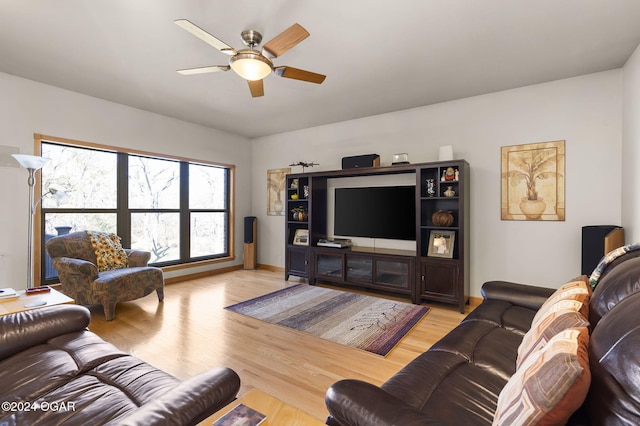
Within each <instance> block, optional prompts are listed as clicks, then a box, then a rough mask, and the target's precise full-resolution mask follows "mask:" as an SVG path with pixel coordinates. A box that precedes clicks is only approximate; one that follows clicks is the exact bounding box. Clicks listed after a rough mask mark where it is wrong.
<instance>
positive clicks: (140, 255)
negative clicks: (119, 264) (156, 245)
mask: <svg viewBox="0 0 640 426" xmlns="http://www.w3.org/2000/svg"><path fill="white" fill-rule="evenodd" d="M124 251H125V252H126V253H127V258H128V261H129V266H131V267H139V266H147V264H148V263H149V260H150V259H151V253H150V252H148V251H143V250H131V249H124Z"/></svg>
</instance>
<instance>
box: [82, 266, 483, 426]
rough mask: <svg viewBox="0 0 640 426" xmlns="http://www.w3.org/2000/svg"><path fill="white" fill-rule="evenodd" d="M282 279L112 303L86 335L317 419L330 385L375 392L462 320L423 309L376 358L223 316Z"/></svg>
mask: <svg viewBox="0 0 640 426" xmlns="http://www.w3.org/2000/svg"><path fill="white" fill-rule="evenodd" d="M283 275H284V274H283V273H282V272H274V271H267V270H257V271H245V270H240V271H234V272H227V273H223V274H219V275H214V276H210V277H206V278H199V279H194V280H190V281H184V282H181V283H176V284H170V285H167V286H166V288H165V301H164V302H163V303H158V299H157V297H156V296H155V293H153V294H151V295H149V296H147V297H145V298H143V299H139V300H137V301H133V302H125V303H119V304H118V305H117V308H116V318H115V319H114V320H113V321H111V322H106V321H105V320H104V315H103V313H102V311H101V308H100V307H91V310H92V320H91V325H90V329H91V330H92V331H93V332H95V333H97V334H98V335H99V336H101V337H102V338H103V339H105V340H107V341H108V342H111V343H112V344H114V345H115V346H117V347H118V348H119V349H121V350H124V351H127V352H130V353H132V354H134V355H135V356H137V357H139V358H141V359H143V360H144V361H146V362H148V363H150V364H152V365H154V366H155V367H158V368H160V369H162V370H164V371H166V372H168V373H170V374H172V375H174V376H176V377H178V378H179V379H186V378H189V377H192V376H194V375H196V374H198V373H200V372H202V371H205V370H207V369H209V368H212V367H215V366H227V367H230V368H232V369H234V370H235V371H236V372H237V373H238V374H239V375H240V378H241V380H242V388H241V389H240V395H242V394H243V393H245V392H246V391H248V390H249V389H251V388H258V389H260V390H262V391H263V392H266V393H268V394H270V395H272V396H274V397H276V398H278V399H280V400H282V401H284V402H286V403H288V404H290V405H292V406H294V407H296V408H299V409H301V410H302V411H304V412H306V413H308V414H309V415H311V416H313V417H315V418H318V419H320V420H324V419H325V417H326V415H327V411H326V408H325V405H324V394H325V391H326V390H327V388H328V387H329V386H330V385H331V384H332V383H334V382H336V381H338V380H340V379H343V378H356V379H361V380H366V381H368V382H371V383H374V384H378V385H379V384H381V383H382V382H384V381H386V380H387V379H388V378H389V377H390V376H392V375H393V374H394V373H396V372H397V371H398V370H399V369H400V368H402V367H403V366H404V365H406V364H407V363H408V362H409V361H411V360H412V359H413V358H415V357H416V356H417V355H419V354H420V353H422V352H424V351H425V350H426V349H428V348H429V347H430V346H431V345H432V344H433V343H434V342H436V341H437V340H438V339H440V338H441V337H442V336H444V335H445V334H446V333H447V332H448V331H449V330H451V329H452V328H453V327H455V326H456V325H457V324H458V323H459V322H460V321H461V320H462V319H463V318H464V315H463V314H460V313H459V312H458V310H457V308H456V307H454V306H451V307H449V306H446V305H429V306H431V307H432V309H431V311H430V312H429V313H428V314H427V316H426V317H424V318H423V319H422V320H421V321H420V322H419V323H418V324H417V325H416V327H414V329H413V330H411V331H410V332H409V334H408V335H407V336H405V338H404V339H402V341H401V342H400V343H399V345H398V346H397V347H396V348H395V349H393V350H392V351H391V353H390V354H389V355H387V356H386V357H381V356H378V355H374V354H371V353H369V352H365V351H362V350H358V349H352V348H349V347H346V346H342V345H339V344H336V343H332V342H328V341H325V340H322V339H318V338H316V337H313V336H310V335H307V334H305V333H303V332H298V331H295V330H290V329H286V328H284V327H280V326H276V325H271V324H267V323H265V322H262V321H259V320H255V319H253V318H249V317H245V316H243V315H240V314H237V313H234V312H229V311H227V310H225V309H224V307H225V306H228V305H231V304H233V303H237V302H241V301H244V300H247V299H250V298H253V297H256V296H259V295H262V294H266V293H269V292H272V291H274V290H278V289H281V288H284V287H287V286H290V285H294V284H297V283H300V282H302V281H298V280H297V279H296V278H292V279H290V280H289V281H285V280H284V277H283ZM336 288H337V287H336ZM398 300H404V301H406V302H409V300H408V299H398ZM472 308H473V306H472V307H467V313H468V312H469V310H470V309H472Z"/></svg>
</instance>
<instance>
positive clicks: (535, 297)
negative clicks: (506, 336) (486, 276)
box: [481, 281, 556, 310]
mask: <svg viewBox="0 0 640 426" xmlns="http://www.w3.org/2000/svg"><path fill="white" fill-rule="evenodd" d="M481 291H482V296H483V297H484V299H485V300H503V301H505V302H510V303H513V304H514V305H517V306H523V307H525V308H529V309H534V310H538V309H540V307H541V306H542V304H543V303H544V302H545V301H546V300H547V299H548V298H549V296H551V295H552V294H553V292H554V291H556V289H554V288H547V287H536V286H532V285H526V284H517V283H512V282H508V281H487V282H486V283H484V284H483V285H482V290H481Z"/></svg>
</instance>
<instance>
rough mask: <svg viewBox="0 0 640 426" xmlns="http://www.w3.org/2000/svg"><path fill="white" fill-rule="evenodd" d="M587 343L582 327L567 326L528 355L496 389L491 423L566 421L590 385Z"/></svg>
mask: <svg viewBox="0 0 640 426" xmlns="http://www.w3.org/2000/svg"><path fill="white" fill-rule="evenodd" d="M588 346H589V330H588V329H587V328H586V327H580V328H569V329H566V330H564V331H561V332H560V333H558V334H557V335H556V336H554V337H553V338H552V339H551V340H550V341H549V342H548V343H547V344H546V345H545V346H544V347H543V348H542V349H541V350H539V351H537V352H534V353H533V354H531V356H529V357H528V358H527V360H526V361H525V362H524V363H523V364H522V366H521V367H520V369H518V370H517V371H516V372H515V373H514V375H513V376H511V378H510V379H509V381H508V382H507V384H506V385H505V387H504V388H503V389H502V392H500V396H499V397H498V406H497V408H496V413H495V416H494V418H493V424H494V425H520V426H524V425H559V424H566V423H567V420H568V419H569V417H570V416H571V415H572V414H573V413H574V412H575V411H576V410H577V409H578V408H580V406H581V405H582V403H583V402H584V399H585V398H586V396H587V392H588V391H589V386H590V384H591V372H590V370H589V354H588Z"/></svg>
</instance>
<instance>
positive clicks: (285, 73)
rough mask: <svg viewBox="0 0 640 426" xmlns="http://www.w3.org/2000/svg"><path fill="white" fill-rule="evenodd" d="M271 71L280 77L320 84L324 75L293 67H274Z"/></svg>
mask: <svg viewBox="0 0 640 426" xmlns="http://www.w3.org/2000/svg"><path fill="white" fill-rule="evenodd" d="M273 72H274V73H275V74H277V75H278V76H280V77H284V78H293V79H295V80H302V81H308V82H309V83H316V84H321V83H322V82H323V81H324V79H325V78H327V76H326V75H322V74H316V73H315V72H311V71H305V70H300V69H298V68H293V67H276V68H274V69H273Z"/></svg>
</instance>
